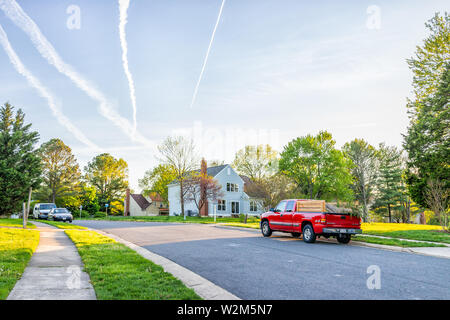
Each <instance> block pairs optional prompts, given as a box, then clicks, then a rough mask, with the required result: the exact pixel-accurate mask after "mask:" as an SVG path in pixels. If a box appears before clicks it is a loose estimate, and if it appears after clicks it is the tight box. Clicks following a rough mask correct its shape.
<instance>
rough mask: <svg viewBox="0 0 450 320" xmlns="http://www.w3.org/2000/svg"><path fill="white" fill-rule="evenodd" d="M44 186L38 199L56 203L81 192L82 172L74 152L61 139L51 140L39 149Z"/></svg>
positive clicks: (42, 185)
mask: <svg viewBox="0 0 450 320" xmlns="http://www.w3.org/2000/svg"><path fill="white" fill-rule="evenodd" d="M39 157H40V159H41V163H42V184H41V186H40V190H39V192H38V197H39V198H41V199H42V200H45V201H51V202H53V203H56V201H57V200H59V199H61V198H68V197H74V196H76V194H77V193H78V192H79V183H80V177H81V172H80V168H79V166H78V163H77V160H76V158H75V156H74V155H73V154H72V150H71V149H70V148H69V147H68V146H67V145H65V144H64V142H63V141H62V140H60V139H51V140H50V141H48V142H46V143H44V144H42V146H41V148H40V149H39Z"/></svg>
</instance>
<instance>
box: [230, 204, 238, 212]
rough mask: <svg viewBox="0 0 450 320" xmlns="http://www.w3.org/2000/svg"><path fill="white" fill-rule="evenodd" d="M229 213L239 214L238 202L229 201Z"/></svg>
mask: <svg viewBox="0 0 450 320" xmlns="http://www.w3.org/2000/svg"><path fill="white" fill-rule="evenodd" d="M231 213H239V202H237V201H231Z"/></svg>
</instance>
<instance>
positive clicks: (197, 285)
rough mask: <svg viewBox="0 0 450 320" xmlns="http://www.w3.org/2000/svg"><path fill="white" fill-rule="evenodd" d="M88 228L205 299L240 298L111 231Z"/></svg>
mask: <svg viewBox="0 0 450 320" xmlns="http://www.w3.org/2000/svg"><path fill="white" fill-rule="evenodd" d="M89 230H92V231H95V232H98V233H100V234H103V235H104V236H107V237H110V238H112V239H114V240H116V241H117V242H120V243H122V244H124V245H125V246H127V247H128V248H130V249H132V250H134V251H136V252H137V253H138V254H139V255H140V256H142V257H144V258H145V259H147V260H150V261H152V262H153V263H155V264H158V265H160V266H161V267H162V268H163V269H164V271H166V272H168V273H171V274H172V275H173V276H174V277H175V278H177V279H179V280H180V281H181V282H183V283H184V284H185V285H186V286H187V287H188V288H191V289H193V290H194V291H195V293H197V294H198V295H199V296H200V297H202V298H203V299H205V300H241V299H240V298H238V297H237V296H235V295H234V294H232V293H230V292H228V291H227V290H225V289H223V288H221V287H219V286H218V285H216V284H214V283H212V282H211V281H209V280H207V279H205V278H203V277H202V276H200V275H198V274H196V273H194V272H192V271H191V270H189V269H186V268H185V267H183V266H180V265H179V264H177V263H175V262H173V261H171V260H169V259H167V258H164V257H162V256H160V255H158V254H156V253H153V252H151V251H150V250H147V249H145V248H143V247H140V246H138V245H136V244H134V243H132V242H130V241H127V240H125V239H122V238H120V237H118V236H116V235H114V234H112V233H108V232H105V231H102V230H97V229H91V228H89Z"/></svg>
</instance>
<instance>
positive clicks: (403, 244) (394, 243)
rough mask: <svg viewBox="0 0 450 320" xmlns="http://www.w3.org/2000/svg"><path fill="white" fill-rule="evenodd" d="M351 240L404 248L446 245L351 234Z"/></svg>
mask: <svg viewBox="0 0 450 320" xmlns="http://www.w3.org/2000/svg"><path fill="white" fill-rule="evenodd" d="M352 240H353V241H361V242H367V243H375V244H384V245H387V246H397V247H404V248H405V247H446V246H445V245H443V244H434V243H427V242H415V241H406V240H399V239H383V238H376V237H366V236H353V237H352Z"/></svg>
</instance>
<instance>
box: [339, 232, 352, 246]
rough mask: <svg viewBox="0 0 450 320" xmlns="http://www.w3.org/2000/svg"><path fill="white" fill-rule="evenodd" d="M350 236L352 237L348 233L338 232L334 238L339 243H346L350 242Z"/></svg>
mask: <svg viewBox="0 0 450 320" xmlns="http://www.w3.org/2000/svg"><path fill="white" fill-rule="evenodd" d="M351 238H352V237H351V236H350V235H349V234H340V235H338V236H337V238H336V239H337V241H338V242H339V243H343V244H347V243H349V242H350V239H351Z"/></svg>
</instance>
